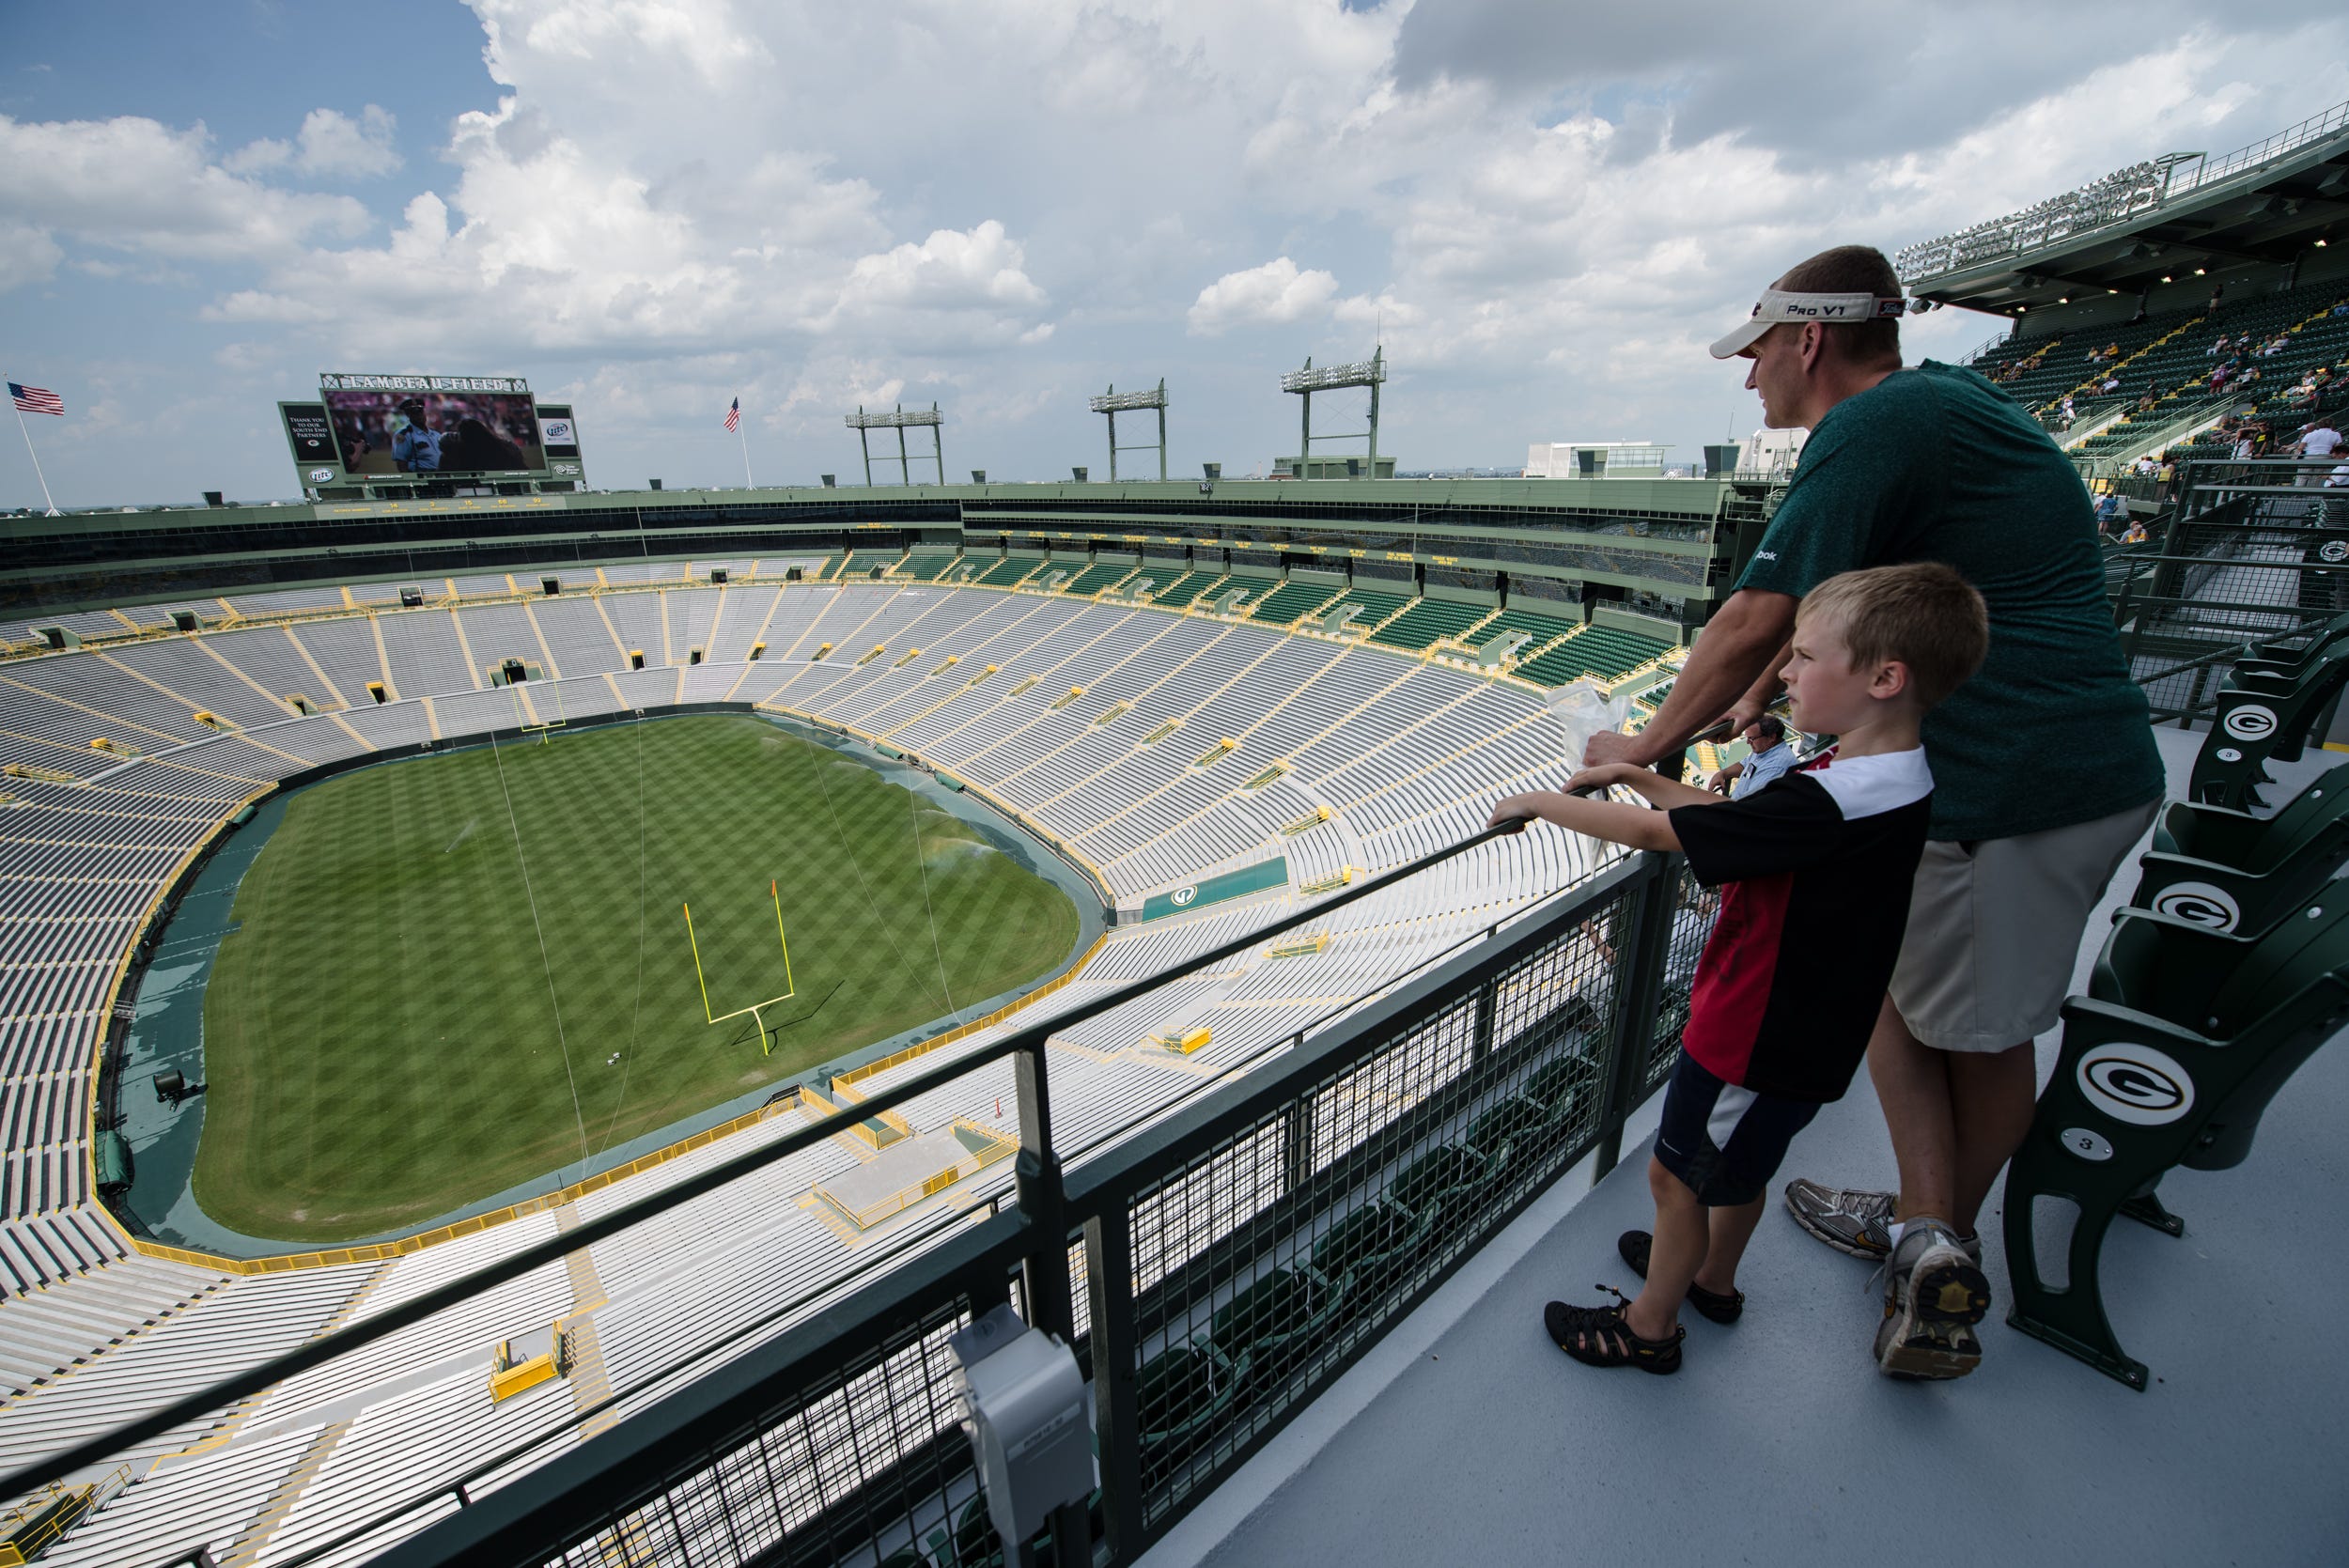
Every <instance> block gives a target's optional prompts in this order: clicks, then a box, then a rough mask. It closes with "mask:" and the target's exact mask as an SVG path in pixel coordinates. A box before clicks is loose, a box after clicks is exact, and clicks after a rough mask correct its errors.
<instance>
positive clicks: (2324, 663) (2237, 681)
mask: <svg viewBox="0 0 2349 1568" xmlns="http://www.w3.org/2000/svg"><path fill="white" fill-rule="evenodd" d="M2345 686H2349V644H2329V645H2327V646H2326V648H2325V649H2324V650H2323V651H2322V652H2321V653H2320V654H2318V655H2317V656H2316V657H2314V658H2313V659H2312V660H2310V662H2309V663H2308V664H2307V665H2306V666H2305V667H2303V668H2302V669H2301V671H2300V673H2299V674H2298V675H2295V676H2292V677H2289V678H2275V679H2271V678H2268V677H2266V676H2263V675H2260V674H2259V673H2257V672H2254V673H2253V674H2252V675H2248V676H2243V677H2240V678H2238V677H2237V676H2235V675H2229V676H2228V677H2227V682H2226V684H2225V685H2224V686H2222V687H2220V688H2219V691H2218V697H2217V708H2216V711H2215V713H2214V715H2213V720H2212V723H2211V727H2210V734H2209V735H2208V736H2207V737H2204V739H2203V741H2202V749H2201V753H2200V754H2199V755H2197V756H2196V757H2195V759H2194V772H2193V777H2192V782H2191V784H2189V786H2188V789H2187V798H2188V799H2189V800H2197V801H2201V802H2202V803H2204V804H2207V805H2218V806H2232V807H2234V808H2235V809H2237V810H2243V809H2245V808H2247V807H2249V806H2254V805H2259V804H2263V802H2262V800H2260V796H2259V788H2258V786H2259V785H2261V784H2270V783H2273V782H2274V781H2273V780H2272V778H2271V777H2270V776H2269V774H2268V772H2267V768H2266V764H2267V762H2268V761H2269V760H2270V759H2271V758H2273V759H2275V760H2279V761H2290V760H2292V759H2294V758H2295V757H2297V756H2298V755H2299V754H2300V753H2301V751H2302V749H2303V748H2304V747H2305V746H2306V745H2307V743H2308V738H2309V735H2310V731H2311V730H2313V729H2315V728H2316V727H2317V726H2318V725H2319V724H2320V723H2321V722H2323V720H2324V719H2325V717H2326V715H2327V714H2329V713H2330V712H2331V710H2332V708H2333V706H2334V705H2335V704H2336V703H2338V702H2339V701H2340V700H2341V691H2342V689H2343V688H2344V687H2345Z"/></svg>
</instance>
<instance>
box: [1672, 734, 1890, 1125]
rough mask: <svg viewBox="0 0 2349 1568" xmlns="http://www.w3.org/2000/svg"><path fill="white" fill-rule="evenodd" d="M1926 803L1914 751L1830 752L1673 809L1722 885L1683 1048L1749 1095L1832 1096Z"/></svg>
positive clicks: (1692, 864)
mask: <svg viewBox="0 0 2349 1568" xmlns="http://www.w3.org/2000/svg"><path fill="white" fill-rule="evenodd" d="M1932 814H1933V774H1932V772H1931V771H1930V770H1929V769H1927V768H1926V767H1925V753H1924V752H1923V750H1922V749H1921V748H1919V749H1916V750H1912V751H1906V752H1890V753H1882V754H1879V755H1876V756H1864V757H1852V758H1849V759H1846V760H1840V761H1839V760H1837V759H1836V757H1835V755H1834V753H1828V755H1827V756H1824V757H1821V758H1819V759H1818V760H1816V761H1813V762H1812V763H1810V764H1808V765H1806V766H1805V767H1803V768H1799V769H1797V770H1796V771H1794V772H1791V773H1787V774H1784V775H1782V776H1781V777H1780V778H1777V779H1774V780H1772V781H1771V782H1770V784H1768V785H1767V787H1766V788H1762V789H1757V790H1755V791H1754V792H1753V793H1752V794H1750V795H1749V796H1747V797H1746V798H1745V799H1744V800H1732V801H1728V802H1726V803H1724V804H1721V805H1707V806H1680V807H1676V808H1675V809H1674V810H1673V811H1672V814H1671V815H1672V831H1673V832H1675V833H1676V834H1678V835H1679V838H1680V844H1681V847H1682V848H1683V849H1685V850H1686V851H1687V852H1688V869H1689V870H1690V871H1691V872H1692V873H1694V874H1695V876H1696V878H1697V880H1698V881H1700V882H1703V884H1704V885H1705V886H1707V887H1720V888H1722V890H1723V891H1722V893H1721V912H1720V918H1719V921H1718V922H1717V923H1716V924H1714V927H1713V935H1712V937H1711V938H1710V939H1707V940H1706V942H1705V944H1704V956H1703V958H1701V959H1699V960H1698V962H1697V972H1696V979H1695V981H1694V983H1693V985H1692V986H1691V988H1690V992H1689V999H1688V1029H1687V1030H1686V1032H1683V1033H1682V1035H1681V1044H1682V1046H1683V1047H1685V1048H1687V1050H1688V1054H1689V1055H1690V1056H1692V1057H1694V1058H1695V1059H1696V1061H1697V1063H1698V1064H1699V1065H1700V1066H1702V1067H1703V1068H1704V1070H1705V1071H1706V1072H1709V1073H1711V1074H1712V1075H1713V1076H1714V1077H1716V1078H1718V1079H1721V1080H1722V1081H1723V1082H1725V1083H1735V1084H1742V1085H1743V1086H1745V1087H1746V1088H1748V1089H1751V1090H1753V1091H1754V1092H1755V1093H1757V1094H1778V1095H1781V1096H1783V1097H1785V1098H1788V1099H1797V1100H1836V1099H1841V1098H1843V1091H1844V1090H1845V1089H1847V1088H1849V1087H1850V1086H1851V1079H1852V1074H1853V1073H1854V1072H1856V1071H1857V1070H1858V1069H1859V1061H1860V1058H1861V1057H1862V1056H1864V1055H1865V1054H1866V1053H1867V1049H1868V1036H1869V1034H1870V1033H1871V1032H1873V1031H1874V1030H1875V1021H1876V1014H1877V1012H1878V1010H1879V1009H1880V1008H1881V1007H1882V1005H1883V1002H1884V989H1885V986H1887V985H1888V984H1889V983H1890V981H1891V978H1892V964H1893V961H1894V960H1895V959H1896V958H1898V957H1899V956H1900V951H1901V938H1902V936H1903V934H1904V933H1905V932H1906V930H1907V926H1908V898H1909V890H1910V886H1911V884H1912V883H1913V882H1914V881H1915V880H1916V876H1917V862H1918V860H1919V859H1920V858H1921V856H1922V855H1923V853H1924V848H1925V829H1926V826H1927V824H1928V823H1929V822H1930V821H1931V819H1932Z"/></svg>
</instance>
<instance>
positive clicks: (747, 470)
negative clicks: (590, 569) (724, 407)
mask: <svg viewBox="0 0 2349 1568" xmlns="http://www.w3.org/2000/svg"><path fill="white" fill-rule="evenodd" d="M23 417H24V416H23V414H18V415H17V418H19V419H23ZM734 439H735V440H737V441H739V442H741V443H742V488H743V489H746V490H747V489H752V488H754V487H753V486H752V484H751V438H750V437H749V436H748V435H746V434H744V433H743V430H742V422H741V421H740V420H739V419H738V420H736V421H735V422H734Z"/></svg>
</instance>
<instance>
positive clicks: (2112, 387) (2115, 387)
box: [2096, 370, 2121, 397]
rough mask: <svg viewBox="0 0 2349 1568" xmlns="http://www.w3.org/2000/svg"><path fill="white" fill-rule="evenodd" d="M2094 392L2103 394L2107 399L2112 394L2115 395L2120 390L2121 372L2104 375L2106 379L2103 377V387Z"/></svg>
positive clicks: (2115, 371)
mask: <svg viewBox="0 0 2349 1568" xmlns="http://www.w3.org/2000/svg"><path fill="white" fill-rule="evenodd" d="M2096 390H2097V391H2098V392H2101V393H2103V394H2104V395H2105V396H2108V397H2109V396H2112V395H2113V394H2114V393H2116V392H2118V391H2120V390H2121V372H2119V371H2118V370H2114V371H2111V372H2108V374H2107V375H2106V377H2105V382H2104V385H2102V386H2100V387H2098V388H2097V389H2096Z"/></svg>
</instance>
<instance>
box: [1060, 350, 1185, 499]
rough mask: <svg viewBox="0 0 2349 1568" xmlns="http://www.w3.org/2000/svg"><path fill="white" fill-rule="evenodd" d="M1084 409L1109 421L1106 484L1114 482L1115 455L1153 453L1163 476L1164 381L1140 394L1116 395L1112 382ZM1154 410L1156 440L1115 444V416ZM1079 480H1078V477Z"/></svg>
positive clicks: (1164, 456)
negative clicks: (1157, 424) (1157, 459)
mask: <svg viewBox="0 0 2349 1568" xmlns="http://www.w3.org/2000/svg"><path fill="white" fill-rule="evenodd" d="M1085 407H1087V408H1089V409H1091V410H1092V411H1094V412H1095V413H1098V414H1106V415H1107V416H1108V417H1109V422H1110V482H1111V483H1112V484H1115V483H1116V482H1117V455H1118V454H1119V453H1120V452H1149V451H1156V452H1157V453H1158V455H1159V478H1161V479H1163V478H1165V477H1166V378H1165V377H1163V376H1161V377H1159V384H1158V385H1156V386H1154V387H1148V388H1145V389H1143V391H1141V392H1120V391H1118V390H1117V386H1116V383H1114V382H1112V383H1111V385H1110V389H1109V390H1108V391H1107V392H1104V393H1102V394H1100V395H1099V396H1095V397H1092V398H1089V399H1087V400H1086V403H1085ZM1150 411H1156V412H1157V414H1158V416H1159V439H1158V440H1157V441H1155V442H1135V443H1132V444H1129V445H1126V446H1120V445H1118V444H1117V416H1118V415H1119V414H1121V413H1135V412H1150ZM1079 477H1082V475H1081V474H1080V475H1079Z"/></svg>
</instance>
